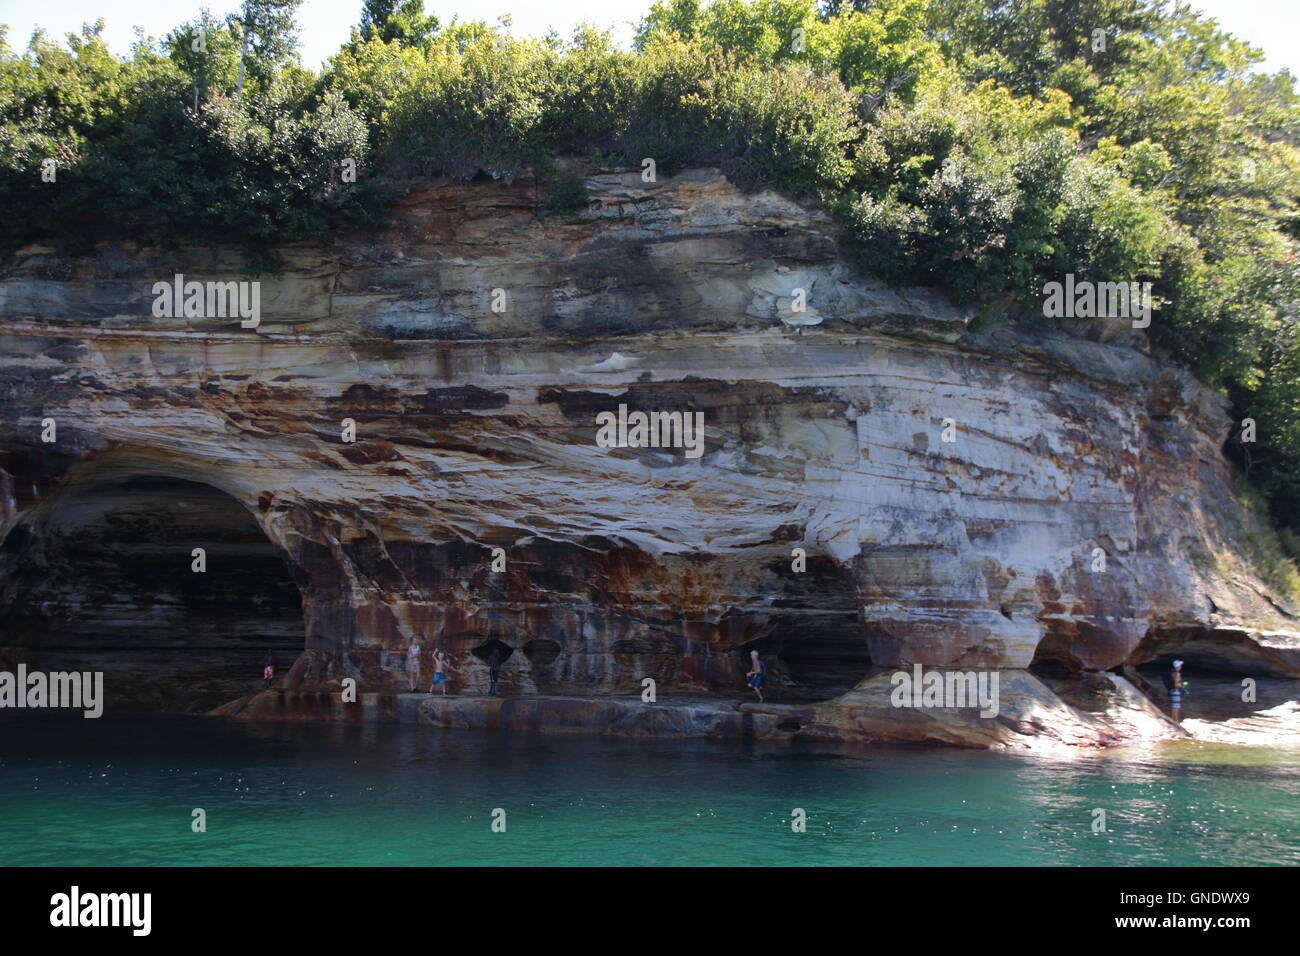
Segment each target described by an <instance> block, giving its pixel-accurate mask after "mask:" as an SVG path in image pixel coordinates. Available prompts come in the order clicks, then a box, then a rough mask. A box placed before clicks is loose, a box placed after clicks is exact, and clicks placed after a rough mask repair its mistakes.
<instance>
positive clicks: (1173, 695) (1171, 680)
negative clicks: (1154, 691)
mask: <svg viewBox="0 0 1300 956" xmlns="http://www.w3.org/2000/svg"><path fill="white" fill-rule="evenodd" d="M1165 689H1166V690H1168V691H1169V711H1170V714H1171V716H1172V717H1173V721H1174V723H1176V724H1181V723H1182V722H1183V717H1182V712H1183V694H1184V693H1186V692H1187V681H1185V680H1183V662H1182V661H1174V666H1173V670H1171V671H1170V672H1169V673H1168V674H1166V675H1165Z"/></svg>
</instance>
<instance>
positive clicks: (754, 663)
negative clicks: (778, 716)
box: [745, 651, 767, 704]
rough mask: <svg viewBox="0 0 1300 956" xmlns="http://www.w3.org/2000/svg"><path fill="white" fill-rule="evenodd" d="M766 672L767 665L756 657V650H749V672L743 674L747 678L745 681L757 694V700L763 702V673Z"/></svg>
mask: <svg viewBox="0 0 1300 956" xmlns="http://www.w3.org/2000/svg"><path fill="white" fill-rule="evenodd" d="M766 673H767V667H766V666H765V665H764V664H763V662H762V661H760V660H759V659H758V651H750V652H749V673H748V674H746V675H745V676H746V677H748V678H749V680H747V681H746V683H747V684H749V686H750V687H752V688H753V689H754V693H755V694H757V695H758V702H759V703H760V704H761V703H763V675H764V674H766Z"/></svg>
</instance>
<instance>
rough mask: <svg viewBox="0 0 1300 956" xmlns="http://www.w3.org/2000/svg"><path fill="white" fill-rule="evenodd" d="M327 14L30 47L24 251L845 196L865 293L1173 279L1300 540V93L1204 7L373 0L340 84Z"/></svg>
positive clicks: (283, 8) (199, 24)
mask: <svg viewBox="0 0 1300 956" xmlns="http://www.w3.org/2000/svg"><path fill="white" fill-rule="evenodd" d="M298 2H299V0H247V2H245V3H244V5H243V8H242V10H241V12H240V13H239V14H236V15H232V16H231V17H228V18H226V19H225V20H218V19H215V18H213V17H212V16H211V15H209V14H207V13H204V14H203V15H202V16H201V17H199V18H198V19H196V20H194V21H192V22H189V23H184V24H181V25H179V26H178V27H177V28H176V29H175V30H174V31H172V32H171V33H170V34H168V36H167V37H165V38H163V39H162V40H149V39H143V40H141V41H140V42H139V43H137V44H136V46H135V47H134V48H133V50H132V51H131V52H130V54H129V55H128V56H126V57H117V56H114V55H112V54H111V53H110V52H109V51H108V49H107V48H106V47H105V45H104V43H103V41H102V39H101V37H100V29H101V28H102V24H98V25H88V26H87V27H85V28H83V30H82V31H81V32H80V33H79V34H75V35H69V36H67V37H66V38H65V39H64V42H62V43H55V42H53V41H51V40H50V39H49V38H48V37H46V36H45V35H44V34H42V33H37V34H36V35H34V36H33V37H32V39H31V41H30V43H29V44H28V46H27V48H26V49H25V50H23V51H21V52H20V51H17V50H14V49H12V48H11V47H10V46H9V44H8V42H7V40H6V38H5V37H4V35H3V33H0V147H2V149H0V202H3V204H4V207H5V209H6V210H8V211H9V213H10V214H9V215H8V216H6V217H5V219H4V221H3V223H2V224H0V243H3V244H4V246H5V248H6V249H8V250H13V249H15V248H17V247H18V246H19V245H20V244H22V243H24V242H27V241H31V240H34V239H54V240H56V241H59V242H62V243H64V244H66V245H67V246H68V247H69V248H75V247H76V245H77V244H78V243H82V242H86V241H89V240H91V239H93V238H97V237H112V236H122V237H129V238H132V239H136V240H140V241H145V242H154V243H175V242H178V241H180V240H181V237H183V238H184V241H186V242H194V241H204V240H206V241H228V240H229V239H230V238H231V237H232V236H236V237H239V239H240V240H241V241H243V242H245V243H246V245H247V246H248V248H249V250H250V255H255V254H259V253H265V252H267V251H268V250H270V249H272V248H273V246H274V244H275V243H277V242H282V241H285V240H288V239H300V238H312V237H323V236H326V235H328V233H329V231H330V229H332V228H335V227H336V226H338V225H340V224H344V223H351V224H355V223H364V222H373V221H378V220H380V219H381V218H382V217H383V215H384V211H385V209H386V208H387V206H388V204H389V203H391V201H392V199H393V198H394V196H395V195H397V194H399V193H400V191H401V190H402V189H403V188H405V187H406V185H407V184H410V183H411V182H413V181H414V180H415V178H417V177H424V176H432V175H445V176H454V177H461V178H465V179H468V178H471V177H473V176H475V175H478V174H480V173H486V174H488V175H491V176H495V177H504V178H510V177H513V176H516V175H519V174H520V173H521V172H523V171H524V170H527V169H530V168H531V169H534V170H545V169H549V168H551V167H552V164H553V163H554V161H555V160H556V159H557V158H559V157H562V156H578V157H587V158H588V159H593V160H599V161H600V162H601V163H603V164H606V165H608V164H610V163H614V164H619V163H621V164H626V165H627V166H628V167H630V168H639V167H640V163H641V160H642V159H643V158H646V157H650V158H653V159H655V161H656V164H657V166H658V169H659V170H660V171H661V173H664V174H669V173H672V172H673V171H674V170H676V169H679V168H681V167H683V166H686V165H688V164H711V165H717V166H719V167H720V168H721V169H722V170H723V171H724V172H725V173H726V174H727V175H728V176H729V177H730V178H731V179H732V181H733V182H735V183H736V184H737V185H738V186H740V187H741V188H743V189H759V188H772V189H776V190H780V191H783V192H785V193H786V194H788V195H790V196H793V197H796V198H799V199H802V200H805V201H807V202H810V203H819V204H821V205H822V206H823V207H825V208H827V209H829V210H831V211H832V212H833V213H834V215H835V217H836V219H837V221H838V222H839V223H840V227H841V229H842V240H843V248H844V250H845V252H846V254H847V255H850V256H852V257H854V258H855V259H856V261H857V262H858V263H859V265H860V266H861V268H862V269H863V270H864V271H865V272H869V273H873V274H876V275H881V276H883V277H885V278H887V279H889V280H891V281H895V282H899V283H922V284H929V285H933V286H938V287H941V288H943V289H945V290H946V291H947V292H948V293H950V294H951V295H953V296H954V297H956V298H957V299H959V300H961V301H964V302H967V303H971V304H972V305H973V307H975V308H976V309H977V310H979V312H980V314H981V316H982V321H983V320H987V321H1019V322H1033V321H1039V322H1045V321H1051V320H1049V319H1045V318H1044V317H1043V315H1042V310H1041V301H1042V289H1043V286H1044V284H1045V283H1046V282H1049V281H1054V280H1059V279H1060V278H1061V276H1062V275H1063V274H1065V273H1073V274H1075V275H1076V276H1077V277H1078V278H1080V279H1093V280H1100V281H1115V282H1121V281H1122V282H1150V283H1151V284H1152V288H1153V290H1154V298H1155V304H1156V311H1155V315H1154V317H1153V320H1152V323H1151V327H1150V329H1149V330H1148V333H1149V336H1150V340H1151V342H1152V345H1153V348H1154V349H1155V350H1156V351H1157V353H1158V354H1159V355H1160V356H1161V357H1163V358H1165V359H1167V360H1169V361H1174V362H1178V363H1181V364H1184V365H1186V366H1187V367H1189V368H1191V369H1193V370H1195V371H1196V372H1197V374H1199V375H1200V376H1201V377H1202V378H1203V379H1204V380H1205V381H1207V382H1209V383H1211V384H1213V385H1215V386H1218V387H1220V388H1221V389H1223V390H1224V391H1225V392H1226V393H1227V394H1228V395H1230V396H1231V398H1232V400H1233V402H1234V407H1235V413H1236V416H1237V418H1238V420H1241V419H1244V418H1252V419H1254V420H1255V422H1256V426H1257V430H1256V434H1257V441H1256V442H1254V443H1253V444H1243V443H1242V442H1241V441H1240V440H1239V438H1240V435H1239V429H1238V430H1234V433H1233V435H1232V436H1229V435H1225V436H1224V437H1225V439H1226V440H1228V449H1229V452H1230V453H1231V454H1234V455H1235V456H1237V457H1238V459H1239V460H1240V461H1241V462H1242V464H1243V467H1244V468H1246V469H1247V470H1248V471H1249V474H1250V477H1251V479H1252V480H1253V481H1254V482H1255V483H1256V485H1257V486H1258V487H1259V488H1260V489H1262V491H1263V492H1264V493H1265V494H1266V495H1267V496H1268V498H1269V501H1270V502H1271V504H1272V507H1273V511H1274V513H1275V515H1276V516H1277V517H1278V518H1279V519H1280V520H1281V521H1282V522H1283V523H1284V524H1286V525H1290V526H1292V527H1294V526H1296V525H1298V524H1300V506H1298V505H1297V502H1298V500H1300V456H1297V455H1296V454H1295V451H1296V449H1297V447H1300V334H1298V333H1297V315H1296V312H1297V302H1300V263H1298V262H1297V256H1296V252H1297V244H1298V242H1300V211H1298V209H1297V199H1298V198H1300V197H1298V195H1297V194H1298V192H1300V175H1298V174H1300V149H1298V146H1300V105H1298V101H1297V95H1296V90H1295V82H1294V78H1293V77H1291V75H1290V74H1289V73H1286V72H1282V73H1278V74H1273V75H1269V74H1263V73H1259V72H1256V71H1255V68H1256V66H1257V64H1258V63H1259V62H1260V59H1261V56H1262V55H1261V53H1260V51H1258V50H1256V49H1253V48H1252V47H1250V46H1249V45H1247V44H1245V43H1243V42H1241V41H1240V40H1237V39H1236V38H1234V37H1232V36H1230V35H1229V34H1227V33H1226V32H1224V31H1223V30H1222V29H1221V28H1220V27H1219V26H1218V25H1217V24H1216V23H1215V22H1214V21H1212V20H1209V19H1206V18H1205V17H1203V16H1201V15H1199V14H1196V13H1194V12H1192V11H1191V10H1190V9H1188V8H1187V7H1186V6H1184V5H1180V4H1173V3H1168V2H1164V0H1015V2H1006V0H829V2H826V3H823V4H821V5H819V4H818V3H817V2H816V0H712V2H701V0H659V2H657V3H655V4H654V5H653V7H652V8H651V9H650V11H649V12H648V14H647V15H646V17H645V18H644V19H643V21H642V22H641V24H640V25H639V27H638V29H637V31H636V39H635V43H634V47H633V49H631V50H624V49H620V48H619V47H618V46H616V45H615V44H614V43H613V42H612V41H611V39H610V37H609V36H607V35H606V34H604V33H601V32H599V31H596V30H592V29H589V28H582V29H579V30H577V31H576V32H575V33H574V34H573V35H572V36H570V37H559V36H556V35H554V34H551V35H548V36H546V37H542V38H515V37H511V36H509V35H508V34H506V33H505V32H504V31H503V30H502V29H501V28H500V27H499V26H493V25H489V24H487V23H484V22H479V21H469V22H463V21H454V22H452V23H449V24H445V25H444V24H440V23H439V22H438V21H437V19H436V18H435V17H432V16H430V15H427V14H426V13H425V12H424V8H423V3H422V0H403V2H400V3H399V2H398V0H365V2H364V6H363V9H362V11H361V13H360V18H359V22H358V25H357V28H356V29H355V30H354V31H353V34H352V37H351V38H350V40H349V41H348V42H347V43H346V44H344V46H343V47H342V48H341V49H340V50H339V51H338V53H337V54H336V55H335V56H334V57H333V58H332V59H331V60H330V61H329V63H328V64H327V65H326V66H325V68H324V69H323V70H321V71H320V72H315V71H311V70H307V69H304V68H303V67H302V66H301V65H300V64H299V63H298V61H297V58H296V55H295V49H296V40H295V36H294V28H293V12H294V10H295V8H296V7H297V5H298ZM241 64H242V67H241ZM241 76H242V77H243V79H242V81H241ZM348 161H351V162H352V166H353V168H354V169H357V170H359V171H360V172H359V174H358V175H357V176H356V177H355V180H356V181H355V182H353V181H351V180H350V179H348V177H346V176H345V175H343V170H344V169H345V168H347V164H348ZM51 170H53V171H54V176H53V178H54V181H53V182H51V181H50V179H51ZM565 189H566V190H567V191H568V193H569V194H572V195H567V198H564V197H561V198H562V199H563V201H555V202H552V203H551V204H550V208H552V209H558V208H568V207H570V206H571V205H572V201H573V196H574V195H576V193H575V192H574V189H573V184H571V183H570V184H568V185H567V186H566V187H565ZM553 198H554V197H553Z"/></svg>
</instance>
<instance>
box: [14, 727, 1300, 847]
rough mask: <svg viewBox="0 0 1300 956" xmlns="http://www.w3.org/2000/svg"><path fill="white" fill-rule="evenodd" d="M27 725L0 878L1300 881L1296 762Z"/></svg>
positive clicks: (1261, 757) (1169, 748) (1177, 749)
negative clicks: (497, 817)
mask: <svg viewBox="0 0 1300 956" xmlns="http://www.w3.org/2000/svg"><path fill="white" fill-rule="evenodd" d="M39 717H40V718H41V719H36V718H33V717H32V715H24V717H23V718H21V719H14V720H10V719H6V720H4V721H2V722H0V864H3V865H24V864H39V865H54V864H58V865H92V866H93V865H159V864H162V865H227V864H243V865H258V864H291V865H343V866H349V865H390V864H391V865H429V864H435V865H436V864H496V865H514V864H525V865H572V864H630V865H646V864H652V865H653V864H692V865H694V864H704V865H714V864H721V865H735V864H742V865H743V864H750V865H814V864H840V865H957V866H965V865H978V866H986V865H1050V864H1064V865H1079V866H1091V865H1143V866H1153V865H1193V864H1200V865H1207V864H1208V865H1213V864H1225V865H1238V866H1239V865H1259V864H1279V865H1280V864H1286V865H1292V866H1294V865H1297V864H1300V751H1288V750H1259V749H1243V748H1231V747H1225V746H1221V745H1220V746H1212V745H1203V744H1196V743H1182V744H1176V745H1166V746H1164V747H1160V748H1150V749H1141V750H1137V749H1131V750H1124V751H1112V752H1108V753H1104V754H1089V755H1080V756H1076V757H1071V758H1065V759H1058V758H1046V757H1028V756H1011V755H1005V754H993V753H984V752H966V751H953V750H907V751H900V750H884V751H876V752H870V753H861V752H857V753H837V754H825V753H822V754H817V753H802V752H797V751H790V750H788V749H785V748H780V749H764V748H761V747H755V746H749V747H746V746H743V745H727V744H715V743H704V742H680V741H638V740H623V739H616V738H598V737H546V738H522V739H510V738H506V737H503V736H502V735H500V734H498V733H492V732H485V733H483V732H473V731H438V730H433V729H428V728H419V727H413V726H394V725H385V726H379V725H370V726H338V725H326V724H321V725H296V726H295V725H277V724H263V725H246V724H239V723H234V722H226V721H218V720H213V719H205V718H189V717H180V718H147V719H138V720H136V719H132V720H115V719H112V718H107V717H106V718H103V719H101V720H98V721H93V720H82V719H80V718H74V719H67V718H65V717H63V715H58V718H53V717H51V718H48V719H45V718H46V715H45V714H41V715H39ZM196 807H202V808H203V809H204V810H206V811H207V832H206V833H193V832H191V828H190V826H191V811H192V810H193V809H194V808H196ZM498 807H499V808H502V809H504V810H505V811H506V831H505V832H504V833H494V832H492V830H491V827H490V824H491V820H492V811H493V809H494V808H498ZM796 807H800V808H803V809H804V810H805V811H806V813H807V830H806V832H803V833H795V832H792V830H791V826H790V819H791V813H792V811H793V809H794V808H796ZM1095 808H1100V809H1104V810H1106V813H1107V824H1108V832H1106V833H1100V834H1094V833H1093V832H1092V824H1093V820H1094V816H1093V812H1092V811H1093V810H1094V809H1095Z"/></svg>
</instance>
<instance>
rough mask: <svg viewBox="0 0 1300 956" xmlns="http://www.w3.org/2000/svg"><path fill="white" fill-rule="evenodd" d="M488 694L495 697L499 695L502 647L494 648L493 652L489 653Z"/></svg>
mask: <svg viewBox="0 0 1300 956" xmlns="http://www.w3.org/2000/svg"><path fill="white" fill-rule="evenodd" d="M487 665H488V694H489V696H492V697H495V696H496V695H497V678H498V677H500V676H501V648H499V647H494V648H492V653H491V654H489V655H488V660H487Z"/></svg>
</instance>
